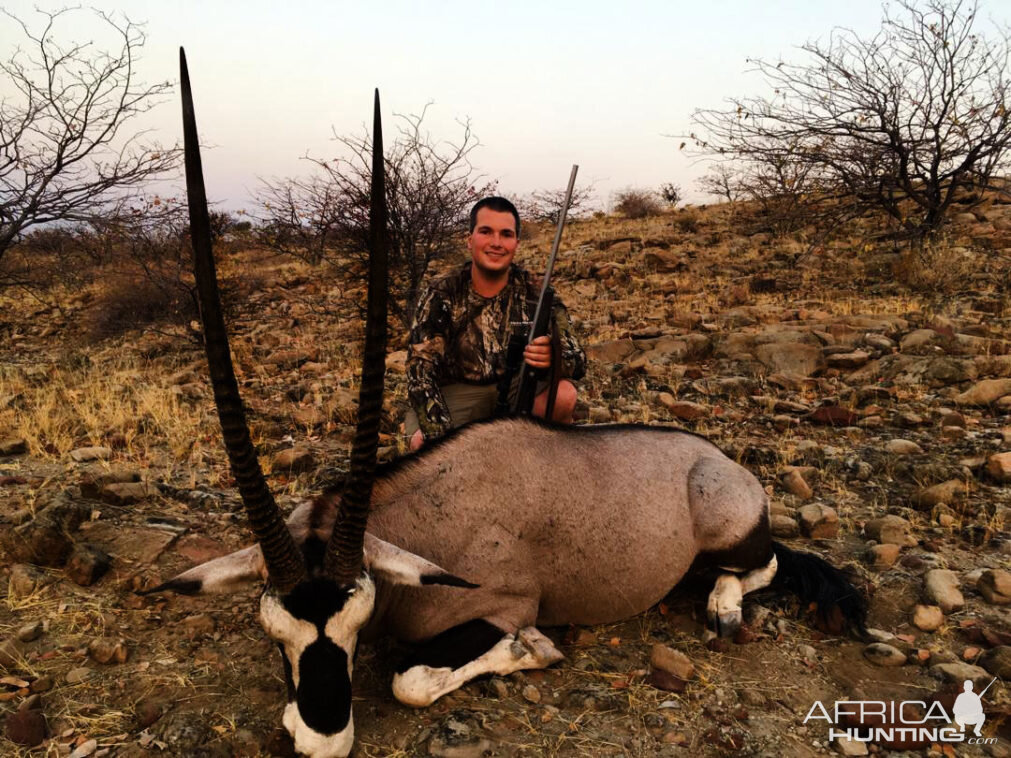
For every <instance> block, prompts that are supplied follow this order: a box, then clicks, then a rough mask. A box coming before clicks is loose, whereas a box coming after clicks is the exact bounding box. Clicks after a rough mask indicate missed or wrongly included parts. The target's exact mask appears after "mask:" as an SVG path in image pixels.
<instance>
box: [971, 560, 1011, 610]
mask: <svg viewBox="0 0 1011 758" xmlns="http://www.w3.org/2000/svg"><path fill="white" fill-rule="evenodd" d="M976 589H977V590H979V594H981V595H982V596H983V599H984V600H986V602H988V603H990V604H991V605H1009V604H1011V573H1009V572H1007V571H1003V570H1001V569H987V570H986V571H984V572H983V573H982V574H980V576H979V580H978V581H977V582H976Z"/></svg>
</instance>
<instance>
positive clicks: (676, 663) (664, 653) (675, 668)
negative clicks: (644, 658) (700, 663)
mask: <svg viewBox="0 0 1011 758" xmlns="http://www.w3.org/2000/svg"><path fill="white" fill-rule="evenodd" d="M649 662H650V664H651V665H652V666H653V668H657V669H660V670H662V671H666V672H667V673H668V674H673V675H674V676H676V677H678V678H680V679H684V680H685V681H688V680H689V679H691V678H692V677H694V676H695V664H694V663H692V660H691V658H689V657H688V656H687V655H685V654H684V653H682V652H681V651H679V650H675V649H674V648H671V647H668V646H667V645H662V644H660V643H659V642H658V643H656V644H654V645H653V648H652V649H651V650H650V655H649Z"/></svg>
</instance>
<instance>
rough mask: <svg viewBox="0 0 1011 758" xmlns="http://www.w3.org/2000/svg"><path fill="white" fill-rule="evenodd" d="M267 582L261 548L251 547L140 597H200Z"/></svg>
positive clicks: (197, 569) (209, 563) (210, 562)
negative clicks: (166, 594) (171, 594)
mask: <svg viewBox="0 0 1011 758" xmlns="http://www.w3.org/2000/svg"><path fill="white" fill-rule="evenodd" d="M266 579H267V569H266V566H265V565H264V562H263V553H262V552H261V551H260V546H259V545H250V546H249V547H247V548H243V549H242V550H236V551H235V552H234V553H229V554H228V555H223V556H221V557H220V558H214V559H213V560H210V561H207V562H206V563H201V564H200V565H199V566H194V567H193V568H191V569H189V570H187V571H184V572H183V573H181V574H179V575H178V576H175V577H172V578H171V579H169V580H168V581H167V582H164V583H162V584H159V585H158V586H157V587H155V588H154V589H150V590H143V591H141V592H140V593H138V594H141V595H150V594H153V593H155V592H178V593H179V594H180V595H199V594H202V593H204V592H235V591H236V590H240V589H242V588H244V587H245V586H247V585H249V584H252V583H253V582H264V581H266Z"/></svg>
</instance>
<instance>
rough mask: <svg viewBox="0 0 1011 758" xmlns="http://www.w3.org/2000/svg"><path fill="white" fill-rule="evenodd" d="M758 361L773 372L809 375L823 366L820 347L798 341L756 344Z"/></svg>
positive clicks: (755, 353)
mask: <svg viewBox="0 0 1011 758" xmlns="http://www.w3.org/2000/svg"><path fill="white" fill-rule="evenodd" d="M754 355H755V357H756V358H757V359H758V360H759V362H760V363H761V364H762V365H763V366H765V368H766V369H768V370H769V371H770V372H773V373H786V374H799V375H800V376H811V375H812V374H816V373H818V372H819V371H822V370H823V369H824V368H825V358H824V356H823V355H822V352H821V348H819V347H817V346H815V345H807V344H803V343H800V342H782V343H771V344H765V345H758V346H757V347H756V348H755V352H754Z"/></svg>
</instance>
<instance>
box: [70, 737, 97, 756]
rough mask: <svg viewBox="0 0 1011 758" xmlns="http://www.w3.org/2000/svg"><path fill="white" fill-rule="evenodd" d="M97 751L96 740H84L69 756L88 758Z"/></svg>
mask: <svg viewBox="0 0 1011 758" xmlns="http://www.w3.org/2000/svg"><path fill="white" fill-rule="evenodd" d="M96 750H98V740H85V741H84V742H82V743H81V744H80V745H78V746H77V748H76V749H75V750H74V752H72V753H71V754H70V758H88V756H89V755H94V753H95V751H96Z"/></svg>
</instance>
